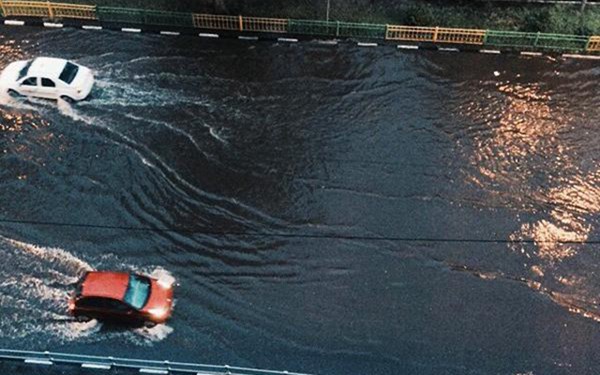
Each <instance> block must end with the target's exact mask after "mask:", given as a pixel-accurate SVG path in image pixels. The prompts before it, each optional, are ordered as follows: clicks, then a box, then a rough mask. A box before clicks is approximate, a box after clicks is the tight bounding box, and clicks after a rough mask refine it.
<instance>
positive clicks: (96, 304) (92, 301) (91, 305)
mask: <svg viewBox="0 0 600 375" xmlns="http://www.w3.org/2000/svg"><path fill="white" fill-rule="evenodd" d="M77 307H81V308H84V309H98V308H102V307H103V306H102V299H101V298H93V297H84V298H80V299H79V300H78V301H77Z"/></svg>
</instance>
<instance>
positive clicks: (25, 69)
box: [17, 60, 31, 81]
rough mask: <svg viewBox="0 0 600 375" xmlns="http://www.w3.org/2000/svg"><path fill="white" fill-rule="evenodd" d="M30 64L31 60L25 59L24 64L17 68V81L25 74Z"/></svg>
mask: <svg viewBox="0 0 600 375" xmlns="http://www.w3.org/2000/svg"><path fill="white" fill-rule="evenodd" d="M30 66H31V60H29V61H27V64H25V66H24V67H22V68H21V70H19V77H18V78H17V81H18V80H20V79H21V78H23V77H25V76H26V75H27V72H29V67H30Z"/></svg>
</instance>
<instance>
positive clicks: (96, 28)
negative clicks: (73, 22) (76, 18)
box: [81, 25, 102, 30]
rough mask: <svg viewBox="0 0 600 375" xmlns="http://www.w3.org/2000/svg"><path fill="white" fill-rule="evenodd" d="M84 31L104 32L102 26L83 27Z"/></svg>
mask: <svg viewBox="0 0 600 375" xmlns="http://www.w3.org/2000/svg"><path fill="white" fill-rule="evenodd" d="M81 28H82V29H84V30H102V26H94V25H83V26H81Z"/></svg>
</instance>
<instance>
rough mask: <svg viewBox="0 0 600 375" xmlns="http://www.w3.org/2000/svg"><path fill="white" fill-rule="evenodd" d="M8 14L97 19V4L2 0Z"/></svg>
mask: <svg viewBox="0 0 600 375" xmlns="http://www.w3.org/2000/svg"><path fill="white" fill-rule="evenodd" d="M0 8H1V9H2V14H3V15H4V16H5V17H6V16H26V17H46V18H51V19H53V18H76V19H96V18H97V17H96V6H95V5H79V4H65V3H51V2H41V1H0Z"/></svg>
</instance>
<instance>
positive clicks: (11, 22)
mask: <svg viewBox="0 0 600 375" xmlns="http://www.w3.org/2000/svg"><path fill="white" fill-rule="evenodd" d="M4 24H5V25H12V26H23V25H25V21H17V20H4Z"/></svg>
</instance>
